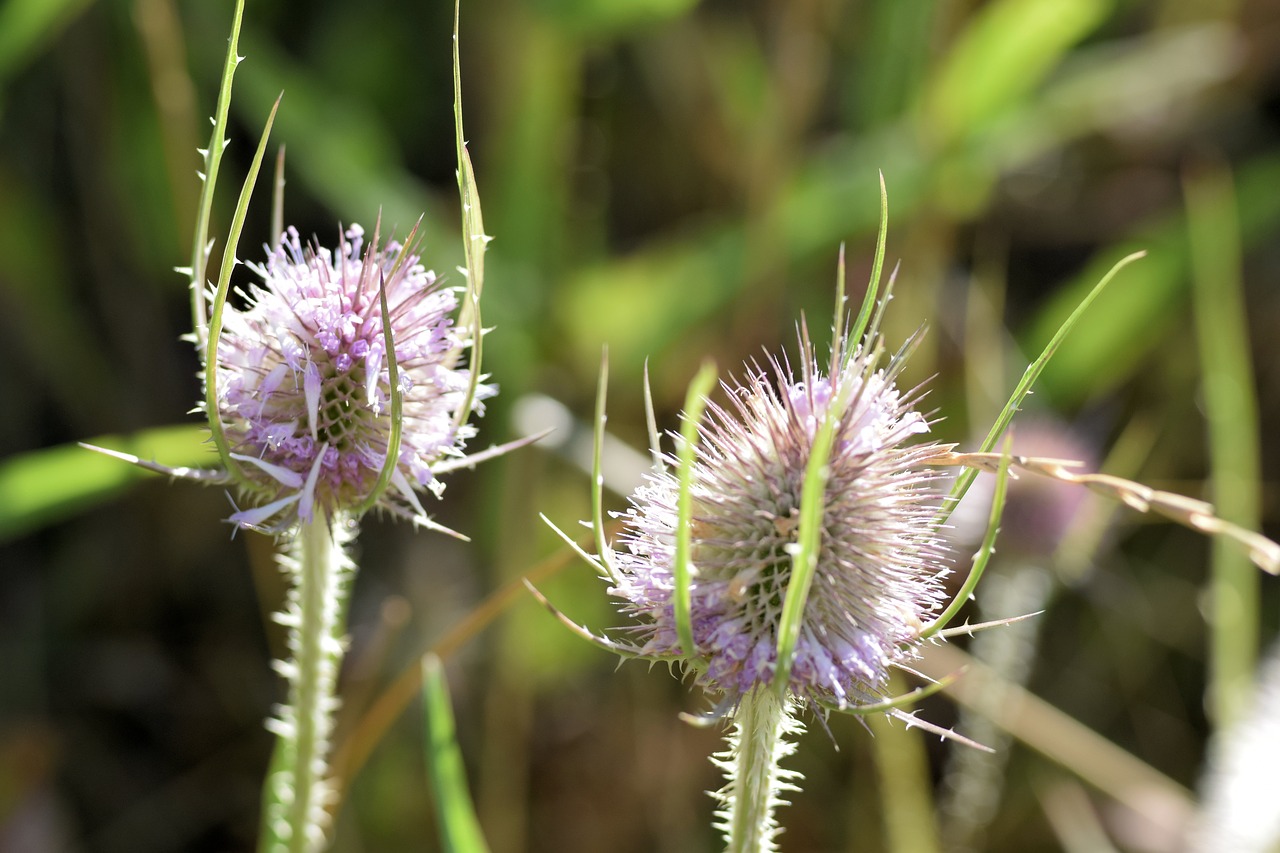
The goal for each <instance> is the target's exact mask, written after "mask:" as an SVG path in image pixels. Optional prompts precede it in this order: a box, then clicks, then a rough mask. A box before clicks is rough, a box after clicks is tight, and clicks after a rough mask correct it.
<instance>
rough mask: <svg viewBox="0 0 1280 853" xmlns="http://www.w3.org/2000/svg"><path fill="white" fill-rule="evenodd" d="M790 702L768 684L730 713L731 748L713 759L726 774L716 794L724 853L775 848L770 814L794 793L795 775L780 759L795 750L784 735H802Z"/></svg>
mask: <svg viewBox="0 0 1280 853" xmlns="http://www.w3.org/2000/svg"><path fill="white" fill-rule="evenodd" d="M793 708H794V702H793V701H792V699H791V697H790V696H785V697H784V696H779V695H778V693H777V691H775V690H774V689H773V688H772V687H771V686H769V685H767V684H765V685H761V686H758V687H756V688H755V689H754V690H752V691H751V692H750V693H748V694H747V695H745V696H743V697H742V700H741V701H740V702H739V704H738V710H737V712H736V713H735V714H734V728H733V732H732V733H731V734H730V736H729V748H728V749H727V750H726V751H725V752H722V753H719V754H717V755H716V756H715V758H714V759H713V761H714V763H715V764H716V766H718V767H720V769H721V770H723V771H724V773H725V786H724V788H722V789H721V790H720V791H719V792H718V793H717V794H716V797H717V799H719V800H720V802H721V809H720V811H719V812H718V813H717V818H718V823H717V826H718V827H719V829H720V830H721V831H722V832H724V834H725V851H726V853H765V851H772V850H775V849H776V847H775V846H774V843H773V841H774V837H775V836H776V835H777V834H778V825H777V821H776V820H775V818H774V811H775V810H776V809H777V807H778V806H780V805H783V804H784V803H785V801H784V800H782V799H781V798H780V797H779V794H780V793H781V792H782V791H794V790H796V787H795V785H794V784H791V782H790V780H791V779H794V778H796V777H797V774H796V773H795V772H794V771H790V770H784V769H783V768H782V766H781V762H782V759H783V758H786V757H787V756H788V755H790V754H791V753H792V752H794V751H795V743H794V742H793V741H791V740H788V735H795V734H798V733H799V732H800V731H801V728H802V727H801V725H800V723H799V722H798V721H797V720H796V719H795V718H794V717H793V716H792V711H793Z"/></svg>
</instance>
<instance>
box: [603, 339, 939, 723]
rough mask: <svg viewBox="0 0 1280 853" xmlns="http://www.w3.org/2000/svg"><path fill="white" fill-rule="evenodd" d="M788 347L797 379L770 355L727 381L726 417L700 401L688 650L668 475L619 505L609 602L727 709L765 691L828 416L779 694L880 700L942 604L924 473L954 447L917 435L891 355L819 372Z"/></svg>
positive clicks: (655, 652)
mask: <svg viewBox="0 0 1280 853" xmlns="http://www.w3.org/2000/svg"><path fill="white" fill-rule="evenodd" d="M840 345H841V347H842V348H843V346H845V345H846V344H845V343H844V342H840ZM801 348H802V354H801V358H803V359H804V360H805V362H804V366H805V369H804V370H803V371H802V374H801V376H800V377H799V378H797V377H796V375H795V374H794V373H793V371H792V370H791V367H790V364H789V363H787V362H785V361H779V360H777V359H770V360H769V362H768V363H769V368H770V369H769V370H764V369H762V368H761V367H760V366H759V365H758V364H755V363H753V364H751V365H748V368H747V373H746V378H745V380H744V381H742V382H732V383H726V384H724V386H723V391H724V392H725V394H726V396H727V397H728V399H729V403H728V405H727V406H720V405H717V404H715V403H713V402H709V403H708V408H707V417H706V419H705V420H704V421H703V423H702V424H701V426H700V440H699V444H698V446H697V448H696V452H695V457H694V464H693V469H692V478H693V487H692V491H691V495H692V499H693V504H694V510H693V522H692V530H691V540H692V541H691V563H692V570H691V571H692V579H691V583H690V595H691V600H692V608H691V613H692V618H691V622H692V628H693V638H694V643H695V646H696V648H694V649H692V650H690V653H688V654H686V653H685V650H682V649H681V648H680V643H679V640H678V638H677V630H676V623H675V616H674V608H673V591H674V586H675V582H674V559H675V526H676V519H677V497H678V482H677V477H676V474H675V472H674V471H672V470H670V469H668V470H667V471H665V472H662V473H655V474H652V475H650V477H649V479H648V480H647V482H646V484H645V485H643V486H641V487H640V488H639V489H638V490H637V491H636V493H635V494H634V495H633V496H632V498H631V507H630V509H629V510H627V511H626V512H625V514H624V522H625V532H624V534H623V536H622V539H621V543H622V545H623V546H624V547H623V548H621V549H620V550H619V551H618V552H617V553H616V554H615V555H614V560H615V563H616V566H617V569H618V574H619V577H620V580H619V582H618V583H617V584H616V585H615V587H614V588H613V589H612V592H613V594H614V595H617V596H619V597H621V598H622V599H624V600H625V602H626V604H625V607H624V609H625V610H627V611H629V612H631V613H632V614H634V615H636V616H638V617H640V618H641V624H640V625H638V626H637V627H636V628H635V630H636V631H637V633H638V636H639V642H638V644H639V646H640V649H639V651H640V653H641V654H642V655H645V656H652V657H659V658H663V657H665V658H670V657H673V656H683V659H684V660H685V662H686V664H687V665H689V666H690V667H691V668H692V669H693V671H694V673H695V675H696V678H697V679H698V680H699V682H700V683H702V684H703V686H705V687H707V688H709V689H711V690H712V691H714V692H717V693H723V694H725V695H726V696H728V697H729V698H731V699H733V698H735V697H740V696H742V695H744V694H746V693H747V692H748V691H750V690H751V689H752V688H753V687H756V686H758V685H761V684H767V683H770V682H771V681H772V677H773V672H774V668H775V664H776V657H777V646H778V626H779V620H780V618H781V613H782V606H783V600H784V598H785V596H786V592H787V588H788V584H789V582H790V579H791V575H792V557H793V552H794V545H795V543H796V534H797V529H798V522H799V511H800V496H801V490H802V487H803V483H804V478H805V469H806V466H807V464H808V461H809V456H810V452H811V450H812V447H813V443H814V437H815V434H816V433H817V431H818V427H819V425H820V423H821V422H822V420H823V418H825V417H826V415H827V412H828V410H829V409H830V407H831V406H833V405H838V406H841V407H842V408H841V410H840V411H837V412H833V417H835V421H834V424H835V433H834V434H835V443H834V447H833V449H832V452H831V456H830V459H829V476H828V480H827V485H826V492H825V501H824V507H823V520H822V533H821V548H820V551H819V554H818V559H817V569H816V573H815V576H814V581H813V585H812V587H811V591H810V594H809V597H808V599H807V602H806V605H805V610H804V618H803V623H802V626H801V630H800V639H799V643H798V645H797V646H796V650H795V657H794V663H793V666H792V670H791V676H790V678H791V681H790V684H789V685H788V686H789V688H790V690H791V691H792V692H793V693H794V694H795V695H797V696H799V697H802V698H804V699H808V700H812V701H814V702H817V703H819V704H822V705H828V706H835V707H847V706H849V705H853V704H858V703H860V702H865V701H869V700H871V699H874V698H876V697H879V696H882V695H883V689H884V686H885V680H886V677H887V675H888V672H889V669H890V667H891V666H893V665H894V664H895V663H899V662H903V661H905V660H906V659H909V658H911V657H913V656H914V651H913V648H914V647H915V646H917V645H918V644H919V642H920V639H919V637H920V629H921V627H922V625H923V624H924V623H925V622H926V621H927V620H928V619H929V618H930V617H931V615H932V614H934V613H935V611H936V610H937V609H938V608H939V607H940V606H941V604H942V602H943V601H944V600H945V597H946V596H945V591H944V589H943V585H942V579H943V577H944V576H945V574H946V572H947V570H946V568H945V564H944V561H943V556H944V555H943V547H942V544H941V540H940V538H939V531H938V529H937V517H938V515H937V509H938V506H939V502H940V499H941V496H940V490H939V488H938V485H939V478H938V475H937V474H936V473H935V471H934V469H932V468H930V467H929V463H930V462H931V460H935V459H936V458H938V457H939V456H941V455H942V454H945V453H946V452H947V451H949V450H950V449H951V448H950V447H949V446H944V445H940V444H936V443H932V442H927V441H925V442H921V441H919V440H918V437H919V436H921V435H923V434H925V433H927V432H928V431H929V423H928V421H927V420H926V418H925V417H924V416H923V415H922V414H920V413H919V412H917V411H916V410H915V409H914V403H915V402H916V399H915V395H914V394H903V393H902V392H901V391H899V389H898V388H897V386H896V384H895V379H896V377H897V374H898V372H899V371H900V369H901V367H902V360H901V358H900V357H898V358H895V359H892V360H890V361H889V362H888V364H887V365H886V366H884V367H883V368H880V367H878V366H877V365H878V363H879V362H880V358H879V355H878V354H879V351H880V350H879V348H878V347H871V348H867V347H864V348H863V349H860V350H859V351H857V352H856V353H854V354H853V356H852V357H851V358H849V359H847V360H844V359H841V358H837V359H834V363H840V362H842V361H844V362H846V363H845V365H844V366H842V367H841V368H840V369H839V370H838V371H837V374H836V375H835V376H829V375H822V374H821V372H820V370H821V366H820V365H819V363H818V362H817V361H816V360H815V359H814V356H813V352H812V350H811V348H810V347H808V346H807V345H806V344H805V343H804V341H803V340H802V344H801ZM770 374H772V377H771V376H770ZM672 461H674V460H672Z"/></svg>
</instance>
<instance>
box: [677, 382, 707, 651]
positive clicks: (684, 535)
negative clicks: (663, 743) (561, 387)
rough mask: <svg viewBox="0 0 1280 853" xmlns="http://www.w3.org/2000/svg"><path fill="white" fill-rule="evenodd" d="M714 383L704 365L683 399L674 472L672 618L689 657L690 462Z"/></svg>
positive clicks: (691, 647)
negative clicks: (673, 611)
mask: <svg viewBox="0 0 1280 853" xmlns="http://www.w3.org/2000/svg"><path fill="white" fill-rule="evenodd" d="M715 383H716V366H715V365H714V364H713V363H711V362H709V361H708V362H705V363H704V364H703V365H702V368H701V369H700V370H698V373H697V375H696V376H694V377H693V381H692V382H690V383H689V391H688V393H687V394H686V395H685V399H684V423H682V424H681V425H680V448H679V450H678V451H677V458H678V459H679V460H680V464H679V467H678V468H677V469H676V476H677V478H678V481H679V484H680V486H679V492H678V493H677V498H676V564H675V600H674V605H675V615H676V635H677V636H678V637H679V638H680V650H681V651H682V652H684V654H685V655H687V656H690V657H692V656H693V655H694V654H695V652H696V646H695V645H694V643H693V621H692V615H691V611H692V596H691V595H690V590H689V584H690V581H691V578H692V574H693V573H692V570H691V565H690V564H691V563H692V555H691V553H690V552H691V550H692V549H691V545H692V539H693V529H692V527H693V494H692V491H693V458H694V452H695V450H696V449H697V446H698V427H699V426H700V425H701V424H702V415H703V413H704V412H705V411H706V408H707V395H709V394H710V393H711V389H712V388H714V387H715Z"/></svg>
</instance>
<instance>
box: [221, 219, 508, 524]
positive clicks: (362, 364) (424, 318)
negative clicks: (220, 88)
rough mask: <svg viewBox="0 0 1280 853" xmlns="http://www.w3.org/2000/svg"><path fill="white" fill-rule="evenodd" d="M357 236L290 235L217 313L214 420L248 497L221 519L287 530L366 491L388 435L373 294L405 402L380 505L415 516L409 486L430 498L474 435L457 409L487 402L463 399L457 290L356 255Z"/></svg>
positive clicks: (380, 251) (407, 268) (382, 251)
mask: <svg viewBox="0 0 1280 853" xmlns="http://www.w3.org/2000/svg"><path fill="white" fill-rule="evenodd" d="M363 235H364V232H363V230H362V229H361V228H360V226H358V225H353V226H351V227H350V228H349V229H348V230H347V231H346V234H345V236H344V237H343V239H342V240H341V242H340V244H339V247H338V250H337V252H336V253H334V252H331V251H330V250H328V249H326V248H323V247H320V246H318V245H310V246H306V247H304V246H303V245H302V244H301V242H300V240H299V238H298V232H297V231H296V230H295V229H293V228H290V229H288V231H287V232H286V233H285V235H284V240H283V242H282V244H281V245H280V246H279V247H278V248H276V249H275V250H274V251H270V252H269V254H268V257H267V261H266V263H265V264H249V266H250V268H251V269H253V270H254V272H256V273H257V274H258V275H259V276H261V278H262V280H263V284H262V286H253V287H250V288H249V290H248V292H247V293H246V294H244V296H245V298H246V301H247V303H248V304H247V307H245V308H243V309H236V308H235V307H233V306H232V305H230V304H228V305H227V307H226V309H225V316H224V325H223V332H222V337H221V339H220V342H219V348H218V364H217V391H218V395H217V407H218V412H217V417H219V418H220V419H221V422H222V424H223V429H224V430H225V433H226V437H227V444H228V446H229V450H230V455H231V458H232V459H234V460H235V461H236V462H238V463H239V467H240V470H241V473H242V475H243V478H244V479H245V480H246V481H247V482H246V483H244V484H243V485H245V486H246V487H247V488H246V490H247V491H249V492H251V493H252V494H253V499H254V505H253V506H251V507H249V508H247V509H243V510H240V511H238V512H236V513H235V514H234V515H233V516H232V517H231V520H232V521H234V522H236V523H238V524H240V525H242V526H247V527H259V526H263V525H264V524H267V523H268V522H270V527H271V529H273V530H282V529H287V528H289V527H290V526H292V525H293V524H294V523H295V522H296V521H299V520H301V521H303V522H308V521H310V520H311V518H312V517H313V515H314V513H315V512H316V510H317V509H319V510H321V511H323V512H325V513H326V514H329V513H332V512H334V511H337V510H341V509H351V508H354V507H356V506H358V505H360V504H361V502H362V501H364V500H365V499H366V497H367V496H368V495H369V494H370V493H371V492H372V491H373V490H374V489H375V486H376V485H377V483H378V478H379V474H380V473H381V471H382V468H383V465H384V460H385V459H386V455H387V452H388V447H389V444H390V440H391V430H392V423H391V399H392V394H391V386H390V370H389V366H388V364H387V362H388V359H387V353H386V345H385V338H384V330H383V317H382V309H381V304H380V297H379V288H380V286H381V287H384V288H385V292H386V299H387V306H388V309H389V317H390V321H391V334H392V338H393V340H394V342H395V350H396V351H395V361H396V365H397V367H398V374H399V385H400V390H401V392H402V394H403V404H402V405H403V408H402V415H403V417H402V425H403V428H402V432H401V439H400V447H399V454H398V463H397V465H396V467H395V469H394V471H393V473H392V477H391V483H390V488H389V489H388V490H387V491H386V493H385V494H384V495H383V496H382V497H381V498H380V500H379V502H378V505H379V506H380V507H382V508H384V509H387V510H390V511H392V512H393V513H396V514H398V515H402V516H405V517H410V518H415V519H418V520H425V513H424V511H423V508H422V505H421V503H420V502H419V500H418V496H417V494H416V490H419V489H427V490H430V491H432V492H434V493H436V494H439V492H440V491H441V490H442V489H443V484H442V483H441V482H440V481H439V480H437V479H436V477H435V475H434V474H433V465H435V464H436V463H437V461H438V460H440V459H441V458H442V457H446V456H459V455H460V448H461V446H462V445H463V443H464V442H465V441H466V440H467V439H468V438H470V437H471V436H472V435H473V434H474V428H473V427H471V426H469V425H467V424H466V423H465V420H466V419H465V417H459V414H460V412H459V409H460V408H462V407H463V406H469V407H470V409H473V410H475V411H477V412H480V411H482V409H483V404H482V403H481V402H480V401H481V400H482V399H483V398H484V397H486V396H490V395H491V394H492V389H491V388H489V387H487V386H484V385H481V386H479V387H478V388H477V391H476V393H475V394H474V396H473V395H472V394H471V392H470V387H471V377H470V374H469V373H468V371H467V369H466V368H465V367H463V366H459V360H460V356H461V353H462V351H463V350H464V349H466V348H467V347H468V346H469V345H470V343H471V342H470V339H469V338H470V335H469V334H468V333H466V332H465V331H462V330H459V329H458V327H457V326H455V325H454V323H453V320H452V314H453V312H454V310H455V309H456V308H457V304H458V300H457V297H456V295H455V293H454V291H453V290H451V289H448V288H443V287H441V286H440V284H439V281H438V279H437V278H436V276H435V274H434V273H432V272H430V271H428V270H426V269H425V268H424V267H423V266H422V264H421V263H420V262H419V259H418V256H417V255H415V254H413V253H412V252H403V251H402V247H401V246H400V245H399V244H398V243H394V242H392V243H390V244H388V245H386V246H382V247H379V246H377V245H369V246H366V245H365V243H364V238H363ZM375 242H376V236H375ZM402 255H403V257H402ZM461 414H463V415H466V414H469V412H463V413H461ZM273 520H274V521H273Z"/></svg>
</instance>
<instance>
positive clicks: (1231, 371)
mask: <svg viewBox="0 0 1280 853" xmlns="http://www.w3.org/2000/svg"><path fill="white" fill-rule="evenodd" d="M1185 192H1186V200H1187V225H1188V237H1189V238H1190V239H1189V246H1190V254H1191V271H1192V276H1191V278H1192V297H1193V299H1194V303H1193V304H1194V306H1195V319H1196V331H1197V333H1198V334H1197V340H1198V343H1199V350H1200V371H1201V375H1202V376H1203V377H1204V378H1203V389H1204V400H1205V415H1206V418H1207V420H1208V433H1209V435H1208V440H1209V459H1210V468H1211V474H1210V481H1211V485H1212V500H1213V503H1214V505H1215V509H1216V511H1217V515H1218V517H1219V518H1222V519H1223V520H1225V521H1229V522H1232V523H1234V524H1238V525H1240V526H1242V527H1246V528H1248V529H1250V530H1257V529H1258V528H1259V526H1260V524H1261V515H1262V510H1261V484H1260V483H1259V470H1260V466H1261V460H1260V455H1261V452H1260V449H1259V444H1260V438H1259V435H1258V401H1257V398H1256V392H1255V390H1254V389H1255V387H1256V385H1255V381H1254V376H1253V368H1252V365H1251V363H1250V354H1249V333H1248V328H1249V324H1248V320H1247V315H1246V313H1245V305H1244V295H1243V292H1242V291H1243V285H1242V282H1241V270H1240V267H1241V260H1240V242H1241V241H1240V229H1239V225H1238V220H1237V216H1236V198H1235V192H1234V189H1233V187H1232V181H1231V176H1230V174H1228V173H1227V172H1226V171H1225V169H1223V168H1222V167H1206V168H1201V169H1198V170H1195V171H1190V172H1188V174H1187V177H1186V181H1185ZM1212 547H1213V551H1212V553H1213V562H1212V582H1211V585H1212V594H1211V595H1210V597H1209V600H1210V602H1211V604H1210V611H1209V614H1210V615H1209V628H1210V635H1209V647H1210V649H1209V700H1208V706H1209V709H1210V712H1211V717H1212V719H1213V722H1214V725H1215V726H1216V727H1217V728H1218V729H1219V730H1222V729H1225V728H1227V727H1228V726H1230V725H1231V723H1232V722H1233V721H1234V720H1236V719H1238V718H1239V716H1240V715H1241V714H1242V713H1243V711H1244V709H1245V708H1246V707H1248V704H1249V700H1250V697H1251V695H1252V692H1253V677H1254V668H1255V666H1256V664H1257V656H1258V643H1259V624H1258V623H1259V617H1260V613H1259V608H1260V605H1259V600H1258V597H1259V592H1260V585H1261V579H1260V578H1259V577H1258V572H1257V571H1256V570H1255V569H1254V567H1253V566H1252V565H1251V564H1250V562H1249V559H1248V557H1246V556H1245V555H1244V554H1243V553H1241V551H1240V549H1239V548H1236V547H1233V544H1232V543H1231V542H1228V541H1226V540H1225V539H1223V538H1221V537H1219V538H1215V539H1214V541H1213V546H1212Z"/></svg>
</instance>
